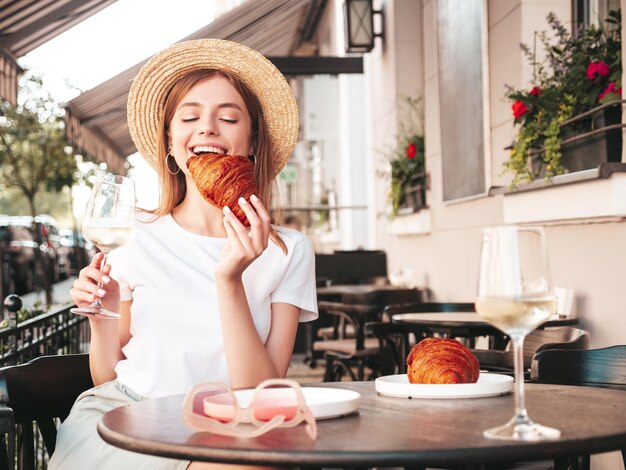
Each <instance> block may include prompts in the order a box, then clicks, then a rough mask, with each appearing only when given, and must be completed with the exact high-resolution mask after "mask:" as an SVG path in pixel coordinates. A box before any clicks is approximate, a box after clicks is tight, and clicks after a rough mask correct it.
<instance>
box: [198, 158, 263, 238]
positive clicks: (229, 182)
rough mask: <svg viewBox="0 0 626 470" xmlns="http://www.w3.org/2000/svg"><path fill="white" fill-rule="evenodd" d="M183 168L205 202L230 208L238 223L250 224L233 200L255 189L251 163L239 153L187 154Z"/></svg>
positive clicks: (247, 196)
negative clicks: (186, 169)
mask: <svg viewBox="0 0 626 470" xmlns="http://www.w3.org/2000/svg"><path fill="white" fill-rule="evenodd" d="M187 168H189V171H190V172H191V176H192V177H193V180H194V181H195V182H196V186H197V187H198V190H199V191H200V194H202V196H203V197H204V198H205V199H206V200H207V201H208V202H209V204H212V205H214V206H216V207H219V208H222V207H224V206H228V207H230V209H231V210H232V211H233V213H234V214H235V216H237V218H238V219H239V221H240V222H241V223H242V224H244V225H246V226H248V225H250V223H249V222H248V218H247V217H246V214H244V212H243V211H242V210H241V208H240V207H239V203H238V202H237V201H238V199H239V198H240V197H243V198H245V199H246V200H249V199H250V196H252V195H253V194H255V193H256V192H257V187H256V180H255V179H254V163H252V162H251V161H250V160H249V159H248V158H247V157H242V156H240V155H219V154H214V153H207V154H203V155H197V156H193V157H190V158H189V159H188V160H187Z"/></svg>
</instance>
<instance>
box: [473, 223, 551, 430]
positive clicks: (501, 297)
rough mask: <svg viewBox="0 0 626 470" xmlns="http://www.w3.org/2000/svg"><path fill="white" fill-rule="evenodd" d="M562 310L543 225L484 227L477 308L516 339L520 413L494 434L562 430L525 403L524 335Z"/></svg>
mask: <svg viewBox="0 0 626 470" xmlns="http://www.w3.org/2000/svg"><path fill="white" fill-rule="evenodd" d="M555 310H556V297H555V295H554V290H553V288H552V282H551V280H550V268H549V266H548V257H547V253H546V246H545V236H544V232H543V228H541V227H517V226H501V227H487V228H485V229H483V239H482V251H481V257H480V273H479V281H478V298H477V299H476V311H477V312H478V315H479V316H480V317H481V318H483V319H484V320H486V321H488V322H489V323H491V324H492V325H494V326H495V327H497V328H498V329H500V330H502V332H504V333H506V334H507V335H509V337H510V338H511V341H512V343H513V354H514V367H515V408H516V409H515V415H514V416H513V418H512V419H511V420H510V421H509V422H508V423H506V424H504V425H503V426H499V427H496V428H492V429H488V430H486V431H484V436H485V437H487V438H492V439H512V440H519V441H540V440H546V439H557V438H558V437H559V436H560V435H561V432H560V431H559V430H558V429H553V428H549V427H546V426H542V425H540V424H537V423H535V422H533V421H532V420H531V419H530V417H529V416H528V413H527V411H526V406H525V404H524V356H523V344H524V338H525V337H526V335H527V334H528V333H530V332H531V331H533V330H534V329H535V328H537V327H538V326H539V325H541V324H542V323H544V322H545V321H546V320H548V318H550V316H552V315H553V314H554V312H555Z"/></svg>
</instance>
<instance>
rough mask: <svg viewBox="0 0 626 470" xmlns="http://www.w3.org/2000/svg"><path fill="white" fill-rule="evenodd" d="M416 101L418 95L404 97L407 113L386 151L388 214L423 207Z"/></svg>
mask: <svg viewBox="0 0 626 470" xmlns="http://www.w3.org/2000/svg"><path fill="white" fill-rule="evenodd" d="M420 102H421V100H420V99H418V98H411V97H408V98H406V99H405V105H406V107H407V112H406V113H405V116H404V117H403V119H402V121H401V123H400V132H399V133H398V138H397V143H396V145H395V147H393V148H392V149H391V150H390V151H389V152H388V158H389V163H390V165H391V187H390V190H389V202H390V204H391V216H392V217H395V216H396V215H398V214H399V213H413V212H417V211H419V210H420V209H422V208H424V207H426V184H425V182H426V176H425V169H424V166H425V146H424V133H423V131H422V126H421V122H422V113H421V108H420Z"/></svg>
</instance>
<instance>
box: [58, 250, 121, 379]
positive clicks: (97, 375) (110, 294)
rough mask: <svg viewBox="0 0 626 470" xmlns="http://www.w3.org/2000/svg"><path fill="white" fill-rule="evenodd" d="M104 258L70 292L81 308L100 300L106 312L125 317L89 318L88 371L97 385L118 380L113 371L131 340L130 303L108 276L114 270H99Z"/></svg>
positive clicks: (98, 257) (98, 258)
mask: <svg viewBox="0 0 626 470" xmlns="http://www.w3.org/2000/svg"><path fill="white" fill-rule="evenodd" d="M103 256H104V255H103V254H102V253H98V254H97V255H96V256H94V258H93V259H92V260H91V263H90V264H89V266H87V267H85V268H84V269H82V270H81V271H80V273H79V276H78V279H76V281H74V285H73V287H72V289H71V291H70V295H71V297H72V300H73V301H74V303H75V304H76V305H77V306H79V307H83V306H88V305H90V304H91V302H93V301H94V300H95V299H96V298H97V297H99V298H101V299H102V304H103V306H104V307H105V308H107V309H109V310H112V311H114V312H115V311H117V312H120V313H121V315H122V318H121V319H120V320H118V321H115V320H107V319H101V318H94V317H89V326H90V329H91V343H90V348H89V367H90V369H91V378H92V379H93V382H94V384H95V385H100V384H101V383H104V382H108V381H109V380H113V379H114V378H115V377H116V376H115V371H114V369H115V366H116V364H117V363H118V361H119V360H120V359H122V358H123V355H122V346H124V345H125V344H126V343H127V342H128V340H129V339H130V304H131V301H127V302H120V287H119V284H118V283H117V281H116V280H115V279H113V278H111V277H110V276H109V273H110V272H111V266H110V265H108V264H107V265H106V266H105V267H104V268H103V269H102V270H101V269H99V266H100V264H101V263H102V258H103Z"/></svg>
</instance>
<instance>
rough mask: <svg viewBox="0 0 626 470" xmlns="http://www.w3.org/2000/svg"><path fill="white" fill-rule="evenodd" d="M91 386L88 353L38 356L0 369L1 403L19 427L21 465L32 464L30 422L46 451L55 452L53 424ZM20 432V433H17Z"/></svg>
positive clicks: (66, 412)
mask: <svg viewBox="0 0 626 470" xmlns="http://www.w3.org/2000/svg"><path fill="white" fill-rule="evenodd" d="M91 387H93V382H92V380H91V374H90V371H89V355H88V354H70V355H63V356H41V357H38V358H36V359H33V360H32V361H30V362H27V363H26V364H21V365H17V366H8V367H3V368H1V369H0V404H4V405H6V406H8V407H9V408H11V409H12V410H13V413H14V416H15V422H16V424H20V425H21V426H19V428H18V439H17V442H18V446H19V445H20V443H21V447H22V448H18V456H19V459H18V462H19V463H20V465H19V467H20V468H25V469H28V468H33V467H34V458H35V456H34V439H35V434H34V433H33V426H32V422H33V421H36V422H37V426H38V427H39V431H40V432H41V435H42V437H43V440H44V444H45V446H46V449H47V451H48V455H52V452H54V446H55V442H56V426H55V423H54V418H59V419H60V420H61V421H63V420H64V419H65V418H66V417H67V415H68V414H69V412H70V409H71V408H72V405H73V404H74V401H75V400H76V398H77V397H78V395H80V394H81V393H82V392H84V391H85V390H87V389H89V388H91ZM20 433H21V436H20Z"/></svg>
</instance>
